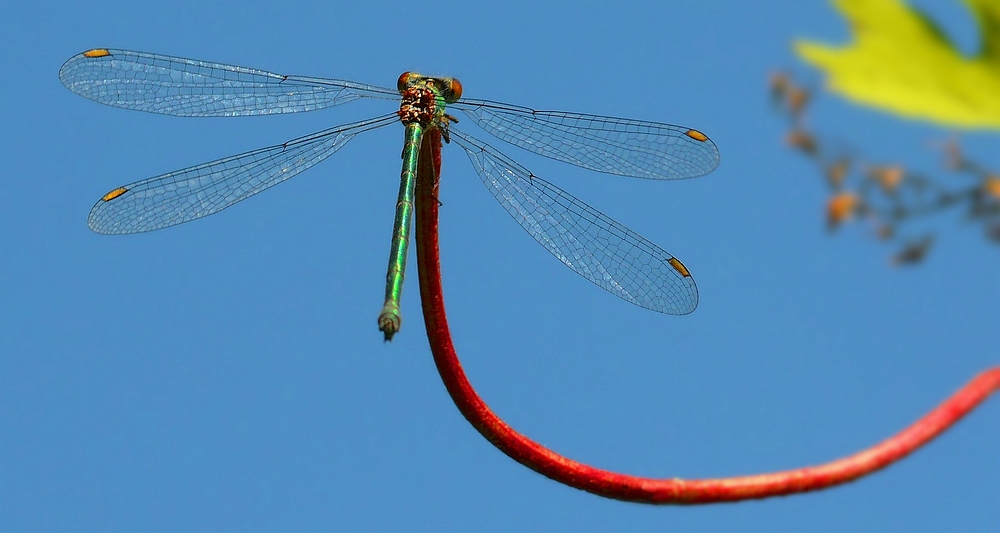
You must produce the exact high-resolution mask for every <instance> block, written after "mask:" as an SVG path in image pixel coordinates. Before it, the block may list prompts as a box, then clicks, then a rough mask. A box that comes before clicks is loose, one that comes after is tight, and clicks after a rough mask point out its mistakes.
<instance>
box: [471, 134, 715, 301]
mask: <svg viewBox="0 0 1000 533" xmlns="http://www.w3.org/2000/svg"><path fill="white" fill-rule="evenodd" d="M451 134H452V136H453V138H454V139H456V141H457V142H458V144H459V145H461V146H462V148H464V149H465V152H466V153H467V154H468V155H469V159H470V160H471V161H472V164H473V166H475V167H476V172H478V173H479V177H480V178H482V180H483V184H484V185H486V188H487V189H489V190H490V192H491V193H493V196H494V197H495V198H496V199H497V201H499V202H500V205H502V206H503V208H504V209H506V210H507V212H508V213H510V215H511V216H512V217H514V220H516V221H517V223H518V224H520V225H521V227H522V228H524V229H525V231H527V232H528V234H529V235H531V236H532V237H533V238H534V239H535V240H536V241H538V243H539V244H541V245H542V246H544V247H545V249H546V250H548V251H549V252H551V253H552V255H554V256H556V258H557V259H559V260H560V261H562V262H563V263H564V264H565V265H566V266H568V267H570V268H571V269H573V270H574V271H575V272H576V273H577V274H580V275H581V276H583V277H585V278H587V279H588V280H590V281H592V282H593V283H595V284H597V285H598V286H599V287H601V288H603V289H605V290H607V291H608V292H610V293H611V294H614V295H615V296H618V297H619V298H621V299H623V300H625V301H628V302H632V303H634V304H635V305H638V306H640V307H645V308H646V309H651V310H653V311H659V312H661V313H668V314H672V315H684V314H687V313H690V312H691V311H694V309H695V307H697V306H698V288H697V287H696V286H695V283H694V279H693V278H691V274H690V273H688V270H687V268H685V267H684V265H683V264H681V262H680V261H678V260H677V259H676V258H675V257H674V256H672V255H670V254H669V253H667V252H666V251H665V250H664V249H662V248H660V247H659V246H657V245H655V244H653V243H652V242H650V241H648V240H646V239H644V238H643V237H641V236H640V235H639V234H637V233H635V232H634V231H632V230H630V229H628V228H626V227H625V226H623V225H621V224H619V223H618V222H615V221H614V220H612V219H611V218H608V216H607V215H605V214H603V213H601V212H600V211H598V210H596V209H594V208H593V207H590V206H589V205H587V204H585V203H583V202H582V201H580V200H578V199H576V198H574V197H573V196H572V195H570V194H569V193H567V192H565V191H563V190H561V189H559V188H558V187H556V186H555V185H552V184H551V183H549V182H547V181H545V180H543V179H541V178H539V177H538V176H535V175H533V174H532V173H531V172H530V171H528V170H527V169H526V168H524V167H522V166H521V165H519V164H517V163H516V162H515V161H513V160H511V159H510V158H508V157H507V156H505V155H503V154H502V153H500V152H499V151H497V150H496V149H495V148H493V147H492V146H490V145H488V144H486V143H483V142H482V141H479V140H478V139H475V138H473V137H471V136H470V135H468V134H466V133H463V132H461V131H458V130H457V129H455V128H452V129H451Z"/></svg>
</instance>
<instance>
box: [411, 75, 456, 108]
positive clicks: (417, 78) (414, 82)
mask: <svg viewBox="0 0 1000 533" xmlns="http://www.w3.org/2000/svg"><path fill="white" fill-rule="evenodd" d="M421 86H422V87H427V88H429V89H433V90H434V91H435V92H437V93H438V94H439V95H441V97H442V98H444V101H445V102H447V103H449V104H450V103H452V102H457V101H458V99H459V98H461V97H462V83H461V82H459V81H458V80H456V79H455V78H433V77H430V76H422V75H420V74H417V73H416V72H404V73H402V74H400V75H399V79H398V80H397V81H396V88H397V89H399V92H400V93H402V92H403V91H405V90H407V89H409V88H412V87H421Z"/></svg>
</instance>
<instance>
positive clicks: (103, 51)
mask: <svg viewBox="0 0 1000 533" xmlns="http://www.w3.org/2000/svg"><path fill="white" fill-rule="evenodd" d="M109 55H111V52H109V51H108V49H107V48H94V49H93V50H87V51H86V52H84V53H83V57H104V56H109Z"/></svg>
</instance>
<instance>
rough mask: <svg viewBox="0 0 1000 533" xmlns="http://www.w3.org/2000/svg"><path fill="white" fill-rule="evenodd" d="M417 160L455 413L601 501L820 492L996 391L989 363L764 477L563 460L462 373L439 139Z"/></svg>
mask: <svg viewBox="0 0 1000 533" xmlns="http://www.w3.org/2000/svg"><path fill="white" fill-rule="evenodd" d="M425 154H426V155H425ZM418 161H419V162H420V163H421V164H420V170H419V171H418V175H417V195H416V202H417V206H416V207H417V209H416V211H417V214H416V218H417V221H416V244H417V268H418V272H419V276H420V299H421V303H422V305H423V311H424V322H425V324H426V326H427V336H428V338H429V340H430V345H431V352H432V353H433V354H434V363H435V364H436V365H437V368H438V372H439V373H440V374H441V379H442V380H443V381H444V385H445V387H446V388H447V389H448V393H449V394H450V395H451V397H452V400H454V401H455V405H456V406H457V407H458V410H459V411H461V413H462V415H463V416H465V418H466V420H468V421H469V423H470V424H472V426H473V427H475V428H476V430H478V431H479V432H480V433H482V435H483V436H484V437H486V439H487V440H489V441H490V442H491V443H493V445H494V446H496V447H497V448H499V449H500V451H502V452H503V453H505V454H507V455H508V456H510V457H511V458H512V459H514V460H515V461H517V462H519V463H521V464H523V465H524V466H527V467H528V468H531V469H532V470H534V471H536V472H538V473H540V474H542V475H544V476H546V477H549V478H551V479H553V480H555V481H558V482H560V483H563V484H566V485H569V486H571V487H575V488H578V489H581V490H585V491H588V492H592V493H594V494H597V495H600V496H604V497H607V498H614V499H618V500H625V501H633V502H642V503H657V504H695V503H715V502H732V501H739V500H747V499H752V498H767V497H771V496H782V495H787V494H795V493H799V492H808V491H813V490H820V489H824V488H827V487H832V486H835V485H839V484H841V483H846V482H848V481H852V480H854V479H857V478H859V477H861V476H864V475H866V474H870V473H872V472H875V471H876V470H879V469H881V468H885V467H886V466H888V465H890V464H891V463H893V462H894V461H897V460H899V459H902V458H903V457H905V456H906V455H907V454H909V453H911V452H913V451H914V450H916V449H917V448H919V447H920V446H922V445H924V444H926V443H927V442H929V441H930V440H931V439H933V438H934V437H936V436H937V435H939V434H940V433H942V432H943V431H944V430H946V429H948V428H949V427H950V426H951V425H952V424H954V423H955V422H957V421H958V420H959V419H961V418H962V417H963V416H965V415H966V414H967V413H969V411H971V410H972V409H974V408H975V407H976V406H977V405H978V404H979V403H980V402H982V401H983V400H985V399H986V398H987V397H988V396H989V395H990V394H991V393H993V392H994V391H996V390H997V389H1000V367H995V368H991V369H989V370H986V371H984V372H982V373H981V374H979V375H978V376H976V377H975V378H974V379H973V380H972V381H970V382H969V383H967V384H966V385H965V386H964V387H962V388H961V389H959V391H958V392H956V393H955V394H953V395H952V397H951V398H949V399H948V400H946V401H945V402H944V403H942V404H941V405H940V406H938V407H937V408H936V409H934V410H933V411H931V412H930V413H928V414H927V415H926V416H924V417H923V418H921V419H920V420H918V421H917V422H916V423H914V424H913V425H911V426H910V427H908V428H906V429H904V430H903V431H901V432H899V433H897V434H896V435H894V436H893V437H891V438H889V439H887V440H885V441H883V442H882V443H880V444H878V445H876V446H873V447H871V448H869V449H867V450H863V451H860V452H858V453H856V454H854V455H851V456H848V457H845V458H843V459H838V460H836V461H833V462H830V463H826V464H823V465H819V466H810V467H805V468H799V469H796V470H786V471H783V472H775V473H772V474H759V475H755V476H740V477H730V478H719V479H701V480H684V479H678V478H673V479H651V478H643V477H636V476H629V475H625V474H618V473H615V472H609V471H607V470H601V469H598V468H594V467H592V466H588V465H585V464H583V463H579V462H576V461H574V460H572V459H569V458H567V457H563V456H562V455H559V454H557V453H555V452H553V451H552V450H549V449H547V448H545V447H544V446H542V445H540V444H538V443H537V442H535V441H533V440H531V439H529V438H528V437H526V436H524V435H522V434H520V433H518V432H517V431H515V430H514V429H513V428H511V427H510V426H508V425H507V423H505V422H504V421H503V420H501V419H500V417H498V416H497V415H496V414H494V413H493V411H491V410H490V408H489V407H488V406H487V405H486V403H485V402H483V400H482V398H480V397H479V395H478V394H476V391H475V389H473V388H472V385H471V384H470V383H469V380H468V379H467V378H466V377H465V372H464V371H463V370H462V364H461V362H459V360H458V356H457V354H456V353H455V347H454V345H453V344H452V341H451V334H450V333H449V331H448V320H447V317H446V316H445V310H444V296H443V295H442V291H441V263H440V257H439V255H438V231H437V229H438V201H437V179H436V176H438V175H439V171H440V164H441V160H440V137H439V136H432V137H430V138H429V139H428V141H427V142H425V143H424V145H423V146H422V147H421V156H420V158H419V160H418Z"/></svg>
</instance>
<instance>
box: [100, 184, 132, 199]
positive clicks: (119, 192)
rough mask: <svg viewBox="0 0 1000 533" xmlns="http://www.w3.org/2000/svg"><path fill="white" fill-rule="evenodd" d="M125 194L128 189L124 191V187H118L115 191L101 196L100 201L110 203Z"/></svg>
mask: <svg viewBox="0 0 1000 533" xmlns="http://www.w3.org/2000/svg"><path fill="white" fill-rule="evenodd" d="M126 192H128V189H126V188H125V187H118V188H117V189H115V190H113V191H111V192H109V193H108V194H105V195H104V196H102V197H101V200H104V201H105V202H110V201H111V200H114V199H115V198H118V197H119V196H121V195H123V194H125V193H126Z"/></svg>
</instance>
